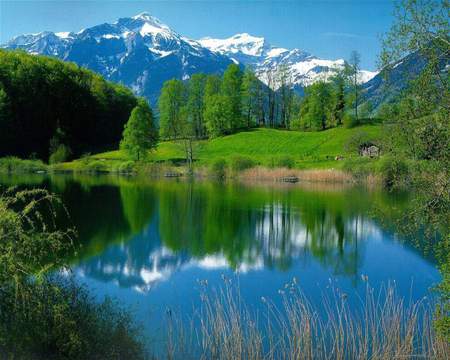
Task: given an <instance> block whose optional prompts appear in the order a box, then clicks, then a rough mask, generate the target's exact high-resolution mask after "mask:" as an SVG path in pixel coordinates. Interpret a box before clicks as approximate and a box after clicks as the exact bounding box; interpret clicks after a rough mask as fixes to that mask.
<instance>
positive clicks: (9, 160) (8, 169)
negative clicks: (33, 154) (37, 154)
mask: <svg viewBox="0 0 450 360" xmlns="http://www.w3.org/2000/svg"><path fill="white" fill-rule="evenodd" d="M45 170H47V166H46V165H45V164H44V163H43V162H42V161H41V160H26V159H19V158H17V157H14V156H8V157H4V158H0V173H32V172H37V171H45Z"/></svg>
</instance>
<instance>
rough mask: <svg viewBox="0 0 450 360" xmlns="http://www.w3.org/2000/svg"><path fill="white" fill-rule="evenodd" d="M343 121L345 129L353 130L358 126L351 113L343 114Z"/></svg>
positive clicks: (357, 121)
mask: <svg viewBox="0 0 450 360" xmlns="http://www.w3.org/2000/svg"><path fill="white" fill-rule="evenodd" d="M343 121H344V126H345V127H346V128H347V129H351V128H354V127H356V126H358V125H359V124H360V122H359V120H358V119H357V118H356V117H355V115H353V114H351V113H345V114H344V119H343Z"/></svg>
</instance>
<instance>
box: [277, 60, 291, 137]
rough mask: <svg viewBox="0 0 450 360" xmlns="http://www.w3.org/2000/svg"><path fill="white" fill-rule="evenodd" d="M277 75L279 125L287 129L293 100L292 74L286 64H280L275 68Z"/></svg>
mask: <svg viewBox="0 0 450 360" xmlns="http://www.w3.org/2000/svg"><path fill="white" fill-rule="evenodd" d="M277 77H278V79H277V80H278V85H279V88H278V93H279V103H280V104H279V106H280V110H281V114H280V115H281V125H282V126H283V127H284V128H285V129H289V125H290V120H291V112H292V104H293V100H294V91H293V89H292V74H291V72H290V70H289V68H288V67H287V66H286V65H281V66H280V67H279V68H278V69H277Z"/></svg>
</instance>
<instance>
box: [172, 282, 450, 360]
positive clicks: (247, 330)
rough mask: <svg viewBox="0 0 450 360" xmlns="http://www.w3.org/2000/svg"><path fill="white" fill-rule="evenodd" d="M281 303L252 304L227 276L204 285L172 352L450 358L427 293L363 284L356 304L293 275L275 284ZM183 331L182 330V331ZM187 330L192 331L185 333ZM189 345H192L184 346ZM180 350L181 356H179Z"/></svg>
mask: <svg viewBox="0 0 450 360" xmlns="http://www.w3.org/2000/svg"><path fill="white" fill-rule="evenodd" d="M279 293H280V296H281V297H282V302H281V303H282V305H281V306H277V305H275V304H274V302H272V301H271V300H269V299H266V298H262V299H261V301H262V303H263V308H264V309H265V310H264V311H256V310H254V309H253V310H252V308H251V307H250V306H249V304H246V303H245V302H244V301H243V300H242V298H241V296H240V291H239V287H238V286H236V285H234V284H233V283H232V281H231V280H230V279H225V284H224V286H223V287H221V288H219V289H213V290H211V289H207V288H206V286H205V288H204V290H203V291H202V292H201V299H202V306H201V308H200V309H198V311H197V312H196V314H195V315H194V317H193V318H192V319H191V321H190V322H189V329H187V328H185V327H184V326H186V325H182V324H183V322H180V321H175V322H172V324H176V326H172V327H171V332H170V334H169V335H170V338H171V340H170V342H171V343H172V344H173V343H176V342H177V340H178V342H180V341H183V342H184V344H183V345H180V344H178V347H179V348H183V349H184V351H183V352H182V355H181V353H179V354H177V353H176V352H174V351H172V352H171V356H170V358H183V359H189V358H196V359H197V358H199V359H220V360H222V359H223V360H228V359H229V360H231V359H233V360H244V359H268V360H271V359H285V360H300V359H330V360H331V359H412V358H414V359H416V358H424V359H448V358H450V349H449V344H448V343H447V342H446V341H445V340H444V339H441V338H439V337H438V336H437V335H436V334H435V332H434V329H433V326H432V320H433V319H432V318H433V307H432V305H431V303H430V302H429V301H427V300H426V299H422V300H420V301H416V302H408V303H407V302H405V300H404V299H403V298H401V297H400V296H399V295H398V293H397V292H396V287H395V285H394V284H388V285H386V286H382V287H381V288H380V290H379V291H374V289H373V288H371V287H370V286H369V285H368V284H367V286H366V290H365V294H364V296H362V297H361V298H360V299H359V300H360V301H359V305H356V306H355V305H352V306H350V305H349V303H348V297H347V295H346V294H345V293H343V292H341V291H340V290H339V289H337V288H334V287H333V286H332V285H330V290H329V291H327V292H325V293H324V294H323V295H322V301H321V306H318V305H315V304H313V303H312V302H311V301H310V300H309V299H308V298H307V297H306V296H305V294H303V293H302V291H301V290H300V287H299V286H298V285H297V283H296V280H295V279H293V281H292V282H289V283H288V284H286V286H285V288H284V289H280V291H279ZM180 334H182V336H179V335H180ZM187 334H189V336H186V335H187ZM187 349H189V350H187ZM178 355H180V356H178Z"/></svg>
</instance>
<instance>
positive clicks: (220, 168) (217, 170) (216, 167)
mask: <svg viewBox="0 0 450 360" xmlns="http://www.w3.org/2000/svg"><path fill="white" fill-rule="evenodd" d="M226 171H227V162H226V161H225V159H216V160H214V162H213V163H212V164H211V173H212V174H213V176H215V177H217V178H219V179H223V178H225V177H226Z"/></svg>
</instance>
